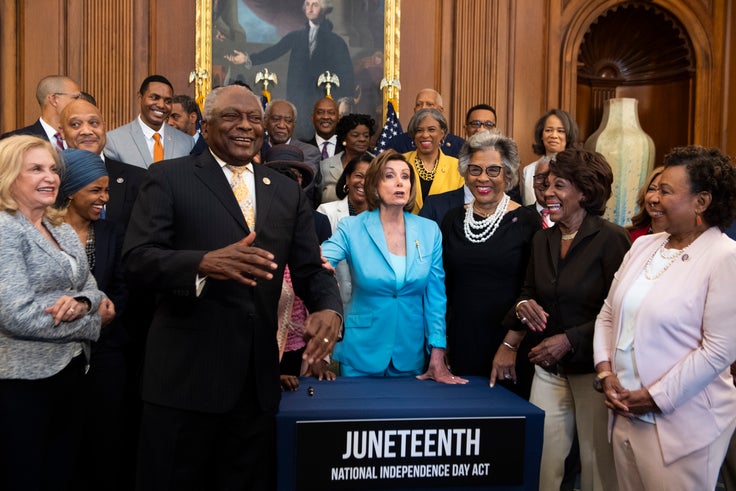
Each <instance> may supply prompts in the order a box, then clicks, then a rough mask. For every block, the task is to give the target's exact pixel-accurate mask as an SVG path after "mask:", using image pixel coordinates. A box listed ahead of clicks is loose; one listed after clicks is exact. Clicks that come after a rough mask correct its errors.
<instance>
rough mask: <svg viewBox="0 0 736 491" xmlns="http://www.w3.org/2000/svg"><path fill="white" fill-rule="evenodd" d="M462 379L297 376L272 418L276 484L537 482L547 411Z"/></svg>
mask: <svg viewBox="0 0 736 491" xmlns="http://www.w3.org/2000/svg"><path fill="white" fill-rule="evenodd" d="M469 380H470V382H469V383H468V384H467V385H444V384H438V383H436V382H432V381H419V380H416V379H414V378H345V377H340V378H338V379H337V380H335V381H332V382H327V381H317V380H315V379H311V378H303V379H301V381H300V383H301V385H300V387H299V390H297V391H296V392H288V393H284V394H283V397H282V400H281V407H280V410H279V413H278V415H277V418H276V420H277V433H278V470H279V471H278V489H279V490H280V491H287V490H289V491H291V490H332V489H335V490H340V489H361V490H402V489H414V490H416V489H428V490H430V489H431V490H438V489H461V490H468V491H471V490H489V489H490V490H498V491H500V490H504V491H511V490H513V491H519V490H536V489H538V488H539V461H540V458H541V453H542V429H543V424H544V412H543V411H542V410H540V409H539V408H537V407H535V406H533V405H532V404H530V403H528V402H527V401H525V400H523V399H521V398H520V397H518V396H516V395H515V394H512V393H511V392H509V391H507V390H506V389H504V388H503V387H500V386H496V387H494V388H493V389H491V388H490V387H489V386H488V379H487V378H483V377H469Z"/></svg>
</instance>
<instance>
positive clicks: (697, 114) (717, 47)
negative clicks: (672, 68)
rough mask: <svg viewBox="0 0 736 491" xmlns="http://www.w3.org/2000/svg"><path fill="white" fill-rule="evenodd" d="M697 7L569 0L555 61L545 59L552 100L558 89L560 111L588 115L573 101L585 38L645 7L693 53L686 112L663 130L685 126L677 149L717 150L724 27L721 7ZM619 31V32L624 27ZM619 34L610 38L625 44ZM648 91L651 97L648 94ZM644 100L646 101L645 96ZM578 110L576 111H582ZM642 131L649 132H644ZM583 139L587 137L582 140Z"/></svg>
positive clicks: (666, 0)
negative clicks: (554, 81)
mask: <svg viewBox="0 0 736 491" xmlns="http://www.w3.org/2000/svg"><path fill="white" fill-rule="evenodd" d="M698 4H699V2H686V1H683V0H651V1H642V0H637V1H630V0H629V1H621V0H568V1H567V3H565V5H564V7H563V9H562V11H561V12H560V17H559V19H558V20H559V22H560V25H561V26H562V30H561V31H560V33H559V36H560V47H561V49H560V52H559V58H558V57H552V58H550V64H549V68H548V70H549V72H550V73H551V74H553V75H554V74H556V73H559V86H557V87H551V88H552V91H551V92H550V94H549V96H550V98H551V100H554V99H555V98H556V96H557V93H556V92H555V90H556V89H559V107H562V108H565V109H567V110H569V111H571V112H572V114H575V115H576V116H578V115H579V114H584V115H588V114H589V113H590V107H588V103H587V102H586V101H585V100H581V101H578V71H579V61H578V56H579V55H580V49H581V46H582V45H583V41H584V38H585V36H586V34H587V33H588V31H589V30H590V29H591V26H593V24H594V23H595V22H596V21H597V20H598V19H599V18H601V17H603V16H604V14H606V13H607V12H609V11H613V10H614V9H616V8H621V7H627V6H634V7H648V8H650V9H655V11H656V12H657V13H660V14H661V15H662V16H664V17H665V18H667V19H669V20H670V21H672V22H674V23H675V24H676V25H677V26H678V30H679V31H680V32H681V33H682V35H683V36H684V39H685V40H686V42H687V44H688V45H689V46H690V47H691V48H690V49H691V53H692V55H691V59H690V61H691V67H692V69H693V70H694V71H693V74H692V77H691V80H690V87H689V107H688V112H687V113H686V114H678V116H677V117H676V119H675V120H668V121H667V122H666V125H667V126H671V125H675V124H678V125H684V126H687V128H688V130H687V135H688V136H687V138H688V141H683V142H680V141H678V142H677V143H676V144H677V145H682V144H690V143H695V144H699V145H706V146H710V145H718V144H719V143H721V141H722V131H723V114H724V90H725V87H724V83H723V80H724V78H723V77H724V64H723V62H722V57H723V56H724V50H723V46H724V45H723V42H724V34H723V29H722V28H721V27H719V26H720V25H721V24H723V22H724V21H723V18H724V16H725V15H726V10H725V6H724V5H723V4H722V3H721V2H714V3H708V4H709V5H710V7H709V8H707V9H703V8H699V7H698ZM620 27H621V31H622V32H623V30H625V27H626V26H620ZM647 29H650V28H649V27H647ZM622 32H618V33H617V34H616V35H615V38H616V39H617V40H619V41H622V42H623V41H626V40H625V39H624V35H623V33H622ZM551 39H554V37H552V38H551ZM649 90H650V91H652V90H653V88H650V89H649ZM643 95H644V96H645V97H648V96H649V95H650V94H647V93H644V94H643ZM644 104H645V101H640V107H641V105H644ZM578 106H581V111H579V110H578ZM582 106H585V107H584V108H582ZM586 117H587V118H589V116H586ZM591 125H592V124H591ZM658 126H661V125H659V124H658ZM645 130H647V131H648V128H645ZM586 136H587V134H585V135H583V137H586ZM660 145H661V146H667V145H668V144H667V143H662V144H660ZM669 146H671V145H669ZM661 152H662V149H661V148H658V149H657V161H658V162H661Z"/></svg>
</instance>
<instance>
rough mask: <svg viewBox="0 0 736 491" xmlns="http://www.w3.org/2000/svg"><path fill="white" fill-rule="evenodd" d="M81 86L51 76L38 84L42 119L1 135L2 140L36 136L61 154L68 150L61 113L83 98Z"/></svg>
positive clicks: (70, 80)
mask: <svg viewBox="0 0 736 491" xmlns="http://www.w3.org/2000/svg"><path fill="white" fill-rule="evenodd" d="M81 95H82V94H81V92H80V90H79V85H78V84H77V82H75V81H74V80H72V79H70V78H69V77H64V76H61V75H50V76H48V77H44V78H42V79H41V81H40V82H38V86H37V87H36V100H37V101H38V105H39V106H41V117H40V118H38V120H37V121H36V122H35V123H33V124H32V125H30V126H26V127H24V128H20V129H17V130H15V131H11V132H9V133H5V134H3V135H0V140H2V139H3V138H7V137H9V136H13V135H35V136H39V137H41V138H43V139H45V140H48V141H50V142H51V145H52V146H53V147H54V148H55V149H56V150H57V151H59V152H61V151H62V150H64V149H65V148H66V143H65V142H64V139H63V137H62V136H61V132H60V131H59V129H60V127H61V122H60V121H61V117H60V115H61V111H62V110H63V109H64V108H65V107H66V105H67V104H69V103H70V102H71V101H73V100H76V99H79V98H80V97H81Z"/></svg>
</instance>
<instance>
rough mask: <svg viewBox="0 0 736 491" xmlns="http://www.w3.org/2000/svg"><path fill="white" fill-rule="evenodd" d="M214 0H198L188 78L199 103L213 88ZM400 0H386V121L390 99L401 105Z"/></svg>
mask: <svg viewBox="0 0 736 491" xmlns="http://www.w3.org/2000/svg"><path fill="white" fill-rule="evenodd" d="M212 3H213V2H212V0H197V10H196V31H197V32H196V54H195V68H194V70H193V71H192V72H191V74H190V77H189V79H190V80H189V81H190V83H193V82H194V83H195V96H196V99H197V102H199V103H200V105H202V103H203V102H204V98H205V97H206V95H207V94H208V93H209V92H210V90H212V73H213V72H212V37H213V32H212ZM400 4H401V0H384V33H383V34H384V36H383V42H384V46H383V80H382V81H381V84H380V87H381V91H382V95H383V120H384V121H385V119H386V106H387V102H388V101H389V100H391V101H392V102H393V104H394V108H395V109H396V111H397V112H398V107H399V93H400V90H401V85H400V84H399V80H400V78H399V56H400V52H401V50H400V33H399V31H400V24H401V5H400Z"/></svg>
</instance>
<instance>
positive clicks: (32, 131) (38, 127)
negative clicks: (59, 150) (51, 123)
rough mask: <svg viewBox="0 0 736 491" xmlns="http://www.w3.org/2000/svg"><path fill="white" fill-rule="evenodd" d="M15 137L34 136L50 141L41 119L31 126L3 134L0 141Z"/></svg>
mask: <svg viewBox="0 0 736 491" xmlns="http://www.w3.org/2000/svg"><path fill="white" fill-rule="evenodd" d="M15 135H33V136H38V137H41V138H43V139H44V140H46V141H49V136H48V135H47V134H46V130H44V129H43V125H42V124H41V120H40V119H37V120H36V122H35V123H33V124H32V125H30V126H24V127H23V128H19V129H17V130H13V131H8V132H7V133H3V134H2V135H0V140H2V139H3V138H7V137H9V136H15Z"/></svg>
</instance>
